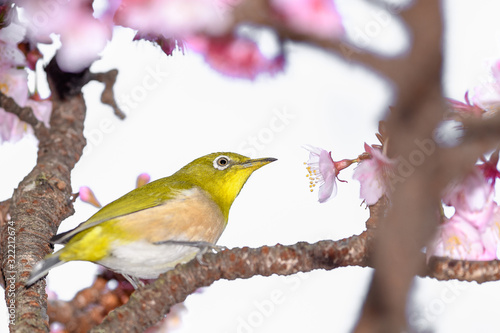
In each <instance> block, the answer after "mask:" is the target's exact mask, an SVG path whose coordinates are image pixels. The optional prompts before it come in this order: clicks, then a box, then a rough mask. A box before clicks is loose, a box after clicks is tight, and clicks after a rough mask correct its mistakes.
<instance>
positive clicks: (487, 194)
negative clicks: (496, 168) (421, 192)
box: [443, 168, 493, 214]
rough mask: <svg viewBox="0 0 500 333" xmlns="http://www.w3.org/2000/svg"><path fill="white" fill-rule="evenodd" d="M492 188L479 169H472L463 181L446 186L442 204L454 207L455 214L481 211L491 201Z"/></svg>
mask: <svg viewBox="0 0 500 333" xmlns="http://www.w3.org/2000/svg"><path fill="white" fill-rule="evenodd" d="M492 193H493V187H492V185H491V184H490V183H488V181H487V179H486V178H485V176H484V175H483V173H482V172H481V170H480V169H479V168H475V169H473V171H471V172H470V173H469V174H468V175H467V176H466V177H465V178H464V179H462V180H460V181H455V182H453V183H452V184H450V185H448V186H447V188H446V189H445V191H444V194H443V202H444V203H445V204H446V205H448V206H453V207H455V210H456V211H457V212H463V213H464V214H465V213H467V212H478V211H482V210H483V209H484V208H485V207H486V206H487V203H488V202H489V201H491V200H492V199H491V198H492Z"/></svg>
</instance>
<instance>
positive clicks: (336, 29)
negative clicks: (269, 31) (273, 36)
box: [271, 0, 344, 38]
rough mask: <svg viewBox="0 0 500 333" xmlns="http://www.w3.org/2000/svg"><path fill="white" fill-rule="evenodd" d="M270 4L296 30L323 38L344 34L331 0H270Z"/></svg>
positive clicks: (340, 20) (339, 18) (338, 15)
mask: <svg viewBox="0 0 500 333" xmlns="http://www.w3.org/2000/svg"><path fill="white" fill-rule="evenodd" d="M271 6H272V7H273V9H274V10H275V12H276V14H277V16H278V17H279V18H281V19H282V20H283V21H284V22H285V23H286V24H288V25H289V26H290V27H291V28H293V29H296V30H297V31H300V32H303V33H311V34H315V35H317V36H320V37H323V38H338V37H340V36H342V35H343V34H344V27H343V26H342V19H341V17H340V14H339V13H338V11H337V9H336V8H335V4H334V2H333V0H272V1H271Z"/></svg>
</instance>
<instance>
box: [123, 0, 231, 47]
mask: <svg viewBox="0 0 500 333" xmlns="http://www.w3.org/2000/svg"><path fill="white" fill-rule="evenodd" d="M226 6H227V5H226V3H225V2H224V1H220V0H146V1H141V0H122V1H121V3H120V6H119V7H118V9H117V11H116V14H115V16H114V21H115V23H116V24H119V25H122V26H126V27H130V28H132V29H136V30H139V32H140V33H141V34H144V35H146V34H152V35H163V37H166V38H170V37H174V38H183V37H187V36H190V35H193V34H197V33H201V32H204V33H207V34H214V35H215V34H220V33H221V32H222V31H223V30H224V29H225V28H226V27H227V25H228V23H229V17H228V16H227V15H224V12H225V11H224V8H225V7H226Z"/></svg>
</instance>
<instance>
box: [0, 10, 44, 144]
mask: <svg viewBox="0 0 500 333" xmlns="http://www.w3.org/2000/svg"><path fill="white" fill-rule="evenodd" d="M16 14H17V13H16V11H15V10H14V9H11V8H9V7H7V6H0V17H2V18H3V21H2V22H0V23H2V25H3V26H4V27H3V28H2V29H0V91H1V92H2V93H3V94H5V95H6V96H9V97H10V98H12V99H13V100H14V101H15V102H16V103H17V104H18V105H19V106H21V107H25V106H28V107H31V109H32V110H33V113H34V115H35V117H36V118H37V119H38V120H40V121H42V122H43V123H44V124H45V126H47V127H48V126H49V118H50V113H51V111H52V103H51V102H50V101H49V100H41V99H40V98H39V96H37V95H36V94H34V95H31V96H30V93H29V90H28V74H27V71H26V70H25V68H27V67H28V68H33V67H34V64H35V63H36V60H37V59H38V57H37V56H36V50H29V49H27V48H21V47H20V45H19V44H20V43H21V42H22V41H23V40H24V38H25V34H26V28H25V27H24V26H23V25H22V24H20V23H19V22H18V21H17V20H16V18H17V15H16ZM32 131H33V129H32V128H31V127H30V126H29V125H28V124H27V123H25V122H23V121H21V120H20V119H19V118H18V117H17V116H16V115H14V114H12V113H9V112H7V111H5V110H4V109H3V108H0V143H1V142H4V141H11V142H15V141H18V140H19V139H21V138H22V137H23V135H24V134H26V133H30V132H32Z"/></svg>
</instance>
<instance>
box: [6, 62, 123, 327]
mask: <svg viewBox="0 0 500 333" xmlns="http://www.w3.org/2000/svg"><path fill="white" fill-rule="evenodd" d="M46 71H47V76H48V80H49V85H50V88H51V91H52V103H53V109H52V113H51V119H50V129H47V128H45V126H43V124H41V123H40V122H38V120H36V118H34V115H33V113H32V112H31V110H29V109H22V108H21V109H20V108H18V107H17V106H16V105H12V103H11V102H12V101H10V100H9V99H8V98H4V99H2V101H3V103H11V104H3V105H2V106H3V107H5V108H8V109H9V111H11V112H12V110H14V111H13V113H15V114H17V115H18V116H20V118H21V119H22V120H25V121H27V122H28V123H29V124H31V125H33V126H34V128H35V133H36V134H37V138H38V140H39V147H38V158H37V164H36V166H35V167H34V168H33V170H32V171H31V172H30V173H29V174H28V175H27V176H26V177H25V178H24V179H23V180H22V181H21V183H20V184H19V186H18V188H17V189H16V190H15V191H14V195H13V197H12V200H11V201H10V208H9V214H10V216H11V219H10V220H9V221H7V222H6V224H4V227H3V230H2V231H3V232H2V233H1V237H2V240H1V244H2V273H3V278H4V279H5V282H6V300H7V306H9V305H10V304H13V308H14V310H13V311H14V313H13V316H12V317H11V319H12V322H11V325H10V330H11V331H19V332H45V331H48V316H47V312H46V310H45V309H46V308H47V296H46V294H45V281H44V280H40V281H39V282H37V283H36V284H35V285H33V286H31V287H30V288H27V289H26V288H25V287H24V283H25V281H26V279H27V278H28V276H29V274H30V272H31V270H32V269H33V267H34V265H35V264H36V263H37V262H38V261H40V260H41V259H42V258H43V257H44V256H45V255H47V254H49V253H50V252H52V246H51V245H50V242H49V240H50V238H51V237H52V236H53V235H54V234H55V233H56V231H57V229H58V227H59V224H60V222H61V221H62V220H64V219H65V218H66V217H68V216H69V215H71V214H73V203H72V200H71V196H72V191H71V185H70V184H71V180H70V173H71V170H72V169H73V167H74V166H75V164H76V162H77V161H78V160H79V158H80V156H81V154H82V152H83V147H84V146H85V138H84V136H83V122H84V119H85V113H86V106H85V101H84V99H83V95H82V93H81V88H82V87H83V85H85V84H86V83H87V82H88V81H89V80H90V79H92V73H90V72H88V71H83V72H82V73H79V74H75V75H73V74H71V73H64V72H62V71H61V70H60V69H59V67H58V66H57V63H56V62H55V61H51V63H50V64H49V65H48V66H47V68H46ZM95 75H96V77H97V78H98V79H99V80H100V81H103V82H105V84H106V88H105V94H107V97H106V98H107V100H108V101H109V100H110V98H111V99H112V97H113V94H112V93H111V94H110V93H109V90H110V89H111V87H112V86H111V85H112V83H113V82H114V81H115V79H116V72H113V71H110V72H109V73H108V74H107V73H104V74H95ZM2 96H3V95H2ZM2 96H0V98H3V97H2ZM110 96H111V97H110ZM16 108H17V109H16ZM16 110H17V111H16ZM9 236H10V237H9Z"/></svg>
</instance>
